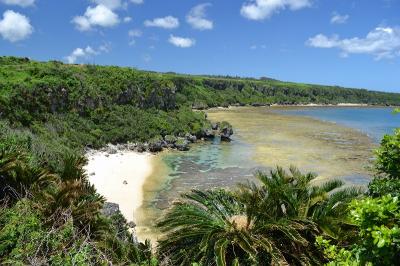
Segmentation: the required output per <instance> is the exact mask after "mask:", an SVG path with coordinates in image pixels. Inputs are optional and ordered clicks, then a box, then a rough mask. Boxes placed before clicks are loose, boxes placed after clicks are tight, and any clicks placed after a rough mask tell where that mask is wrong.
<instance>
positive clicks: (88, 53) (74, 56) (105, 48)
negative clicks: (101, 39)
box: [65, 44, 111, 64]
mask: <svg viewBox="0 0 400 266" xmlns="http://www.w3.org/2000/svg"><path fill="white" fill-rule="evenodd" d="M110 49H111V48H110V45H109V44H103V45H100V46H99V48H98V49H93V48H92V47H91V46H86V48H76V49H74V50H73V51H72V53H71V54H70V55H68V56H66V57H65V60H66V61H67V62H68V63H69V64H75V63H76V62H78V61H81V60H83V59H86V60H88V59H90V58H91V57H93V56H96V55H99V54H101V53H108V52H109V51H110Z"/></svg>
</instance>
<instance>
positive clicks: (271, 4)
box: [240, 0, 312, 20]
mask: <svg viewBox="0 0 400 266" xmlns="http://www.w3.org/2000/svg"><path fill="white" fill-rule="evenodd" d="M311 1H312V0H247V1H246V3H244V4H243V5H242V8H241V10H240V13H241V14H242V16H244V17H245V18H248V19H252V20H263V19H266V18H270V17H271V16H272V15H273V14H274V13H276V12H279V11H280V10H284V9H286V8H289V9H290V10H298V9H302V8H305V7H310V6H311V4H312V3H311Z"/></svg>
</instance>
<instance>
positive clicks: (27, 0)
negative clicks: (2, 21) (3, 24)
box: [0, 0, 35, 7]
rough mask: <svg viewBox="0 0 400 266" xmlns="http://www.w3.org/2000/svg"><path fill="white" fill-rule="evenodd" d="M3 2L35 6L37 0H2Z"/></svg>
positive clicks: (0, 0)
mask: <svg viewBox="0 0 400 266" xmlns="http://www.w3.org/2000/svg"><path fill="white" fill-rule="evenodd" d="M0 2H1V3H3V4H6V5H15V6H21V7H27V6H33V5H34V4H35V0H0Z"/></svg>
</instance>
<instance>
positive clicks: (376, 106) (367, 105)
mask: <svg viewBox="0 0 400 266" xmlns="http://www.w3.org/2000/svg"><path fill="white" fill-rule="evenodd" d="M249 107H254V108H260V107H261V108H262V107H264V108H265V107H272V108H276V107H278V108H285V107H286V108H295V107H332V108H335V107H350V108H351V107H364V108H396V107H399V106H397V105H382V104H364V103H338V104H320V103H307V104H276V103H274V104H259V105H251V104H247V105H229V106H225V107H224V106H217V107H210V108H205V109H196V108H192V110H194V111H215V110H226V109H234V108H249Z"/></svg>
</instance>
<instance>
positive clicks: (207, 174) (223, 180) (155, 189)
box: [136, 108, 400, 239]
mask: <svg viewBox="0 0 400 266" xmlns="http://www.w3.org/2000/svg"><path fill="white" fill-rule="evenodd" d="M264 111H267V112H266V113H265V114H264V113H263V112H264ZM222 112H224V111H222ZM247 112H248V113H247ZM247 112H246V111H244V113H242V115H241V116H242V117H244V118H245V119H246V120H247V121H248V120H251V125H247V124H246V125H247V126H243V125H242V126H237V127H235V134H234V135H233V141H232V142H230V143H226V142H224V143H221V142H220V140H219V139H215V140H214V141H213V142H203V143H199V144H196V145H192V147H191V149H190V151H188V152H177V151H170V152H166V153H161V154H159V155H158V156H160V157H159V159H160V163H161V165H162V166H163V168H165V169H167V170H166V171H165V172H162V173H156V174H155V175H153V176H152V177H151V178H150V179H152V180H150V181H151V182H150V183H149V184H150V185H147V186H145V187H144V191H143V193H144V195H145V198H144V202H143V206H142V207H141V208H140V209H139V210H138V212H137V213H136V217H137V218H138V221H137V224H138V227H137V230H138V235H139V236H140V237H141V238H143V239H145V238H146V237H150V238H151V237H153V236H154V235H157V233H156V231H155V229H154V227H153V226H154V222H155V221H156V220H157V219H158V218H159V217H160V215H161V213H162V210H164V209H165V208H167V207H168V206H170V205H171V203H172V202H173V201H175V200H176V199H177V198H179V195H180V194H181V193H184V192H188V191H190V190H191V189H200V190H205V189H211V188H232V187H234V186H235V185H236V184H237V183H243V182H247V181H256V179H255V178H254V173H255V172H256V171H258V170H268V169H270V167H274V166H275V165H274V164H261V163H260V161H259V160H257V159H259V158H258V157H257V156H258V155H257V154H258V153H257V149H258V148H260V147H259V146H256V145H265V144H271V143H268V141H267V142H266V143H264V142H263V141H261V142H260V139H261V140H264V139H268V135H269V134H272V135H273V136H275V135H274V134H277V135H276V136H283V137H281V138H278V139H275V138H272V139H269V140H270V141H272V142H274V141H278V145H275V144H276V143H273V144H274V145H269V146H267V149H272V148H271V147H276V148H278V149H285V148H286V149H287V148H288V147H287V144H285V141H287V140H286V139H285V136H292V135H291V134H289V135H287V134H285V130H289V131H290V130H299V128H301V127H299V125H298V124H296V123H307V124H306V127H307V126H310V127H313V126H317V127H318V130H319V131H318V132H319V133H321V134H323V135H324V136H326V138H327V141H330V142H334V143H336V144H335V147H336V149H334V151H335V152H339V153H338V154H337V156H334V155H335V154H332V155H331V154H328V155H329V156H327V157H324V158H313V157H311V158H310V160H311V161H310V162H308V161H307V163H311V164H313V162H314V161H315V164H316V165H315V166H316V167H317V166H319V163H318V162H320V160H325V161H327V160H328V161H329V162H328V163H329V165H330V164H331V163H332V164H335V163H336V164H338V163H339V164H341V163H343V164H349V160H352V158H348V157H346V156H347V155H348V152H346V149H347V148H348V146H349V145H350V146H351V145H352V144H351V143H352V142H353V141H355V140H354V139H347V138H345V139H343V140H342V139H341V136H342V137H343V136H347V137H353V138H356V139H357V138H362V137H363V136H362V135H360V134H358V133H356V134H355V135H354V134H353V133H351V134H350V133H349V132H343V130H339V131H338V132H339V133H343V134H345V135H338V136H337V135H335V134H337V133H338V132H336V133H334V132H333V131H330V130H334V128H336V126H334V125H333V126H332V125H330V126H328V127H325V126H321V123H320V122H318V123H315V120H312V119H311V123H310V119H298V117H297V116H307V117H313V118H316V119H319V120H325V121H330V122H335V123H337V124H341V125H345V126H347V127H352V128H356V129H358V130H360V131H362V132H364V133H366V134H368V135H370V136H371V137H372V138H373V139H374V140H375V142H378V141H379V139H380V138H381V137H382V135H383V134H385V133H390V132H391V131H392V130H393V129H394V128H395V127H397V126H398V125H400V115H399V116H394V115H392V109H390V108H296V109H294V108H289V109H288V108H285V109H281V108H279V109H276V110H275V109H272V108H271V109H269V108H268V109H262V108H260V109H251V110H247ZM275 112H278V113H280V114H288V115H289V116H288V117H289V118H288V119H285V118H284V117H286V116H283V118H282V116H279V117H278V118H277V117H275V116H276V114H275ZM271 113H273V114H275V116H274V115H271ZM255 115H257V117H258V120H257V119H256V118H255V117H254V116H255ZM293 115H295V116H294V117H295V118H296V119H293ZM237 116H238V114H234V115H233V116H228V117H229V118H232V117H233V118H238V117H237ZM264 116H265V118H263V117H264ZM260 117H261V118H260ZM290 117H291V118H290ZM229 118H223V119H227V120H228V121H230V120H229ZM254 121H255V122H254ZM268 121H269V123H270V124H268V123H267V122H268ZM298 121H300V122H298ZM307 121H308V122H307ZM313 121H314V122H313ZM236 122H238V121H236ZM253 123H255V124H253ZM262 123H264V124H262ZM271 123H283V124H287V125H289V127H281V126H280V127H278V129H276V128H273V127H270V126H269V125H271ZM291 123H294V124H291ZM308 123H309V124H308ZM323 124H325V123H323ZM238 125H240V123H239V124H238ZM263 125H267V126H266V127H265V126H263ZM303 126H304V125H303ZM248 127H250V128H251V132H250V133H251V134H250V139H249V132H247V133H246V129H248ZM280 130H283V131H282V132H281V131H280ZM313 130H314V129H313ZM321 130H322V131H321ZM326 130H328V131H326ZM320 131H321V132H320ZM325 131H326V132H325ZM351 131H352V132H354V131H353V130H351ZM318 132H315V133H318ZM286 133H287V132H286ZM246 134H247V135H246ZM346 134H350V135H346ZM245 136H247V138H246V137H245ZM301 136H302V135H301ZM303 137H304V136H303ZM307 137H308V138H311V139H312V138H313V135H312V136H311V135H310V136H307ZM339 137H340V138H339ZM253 138H257V140H256V141H255V142H254V141H251V140H254V139H253ZM292 138H293V137H292ZM336 138H339V139H336ZM364 139H367V138H365V137H364ZM291 140H293V139H291ZM301 141H304V139H303V138H301V139H298V142H296V141H295V142H290V143H293V144H294V145H296V146H299V147H300V151H301V147H302V145H303V146H304V145H305V147H303V148H306V150H308V147H307V145H308V144H312V143H314V142H310V143H309V142H307V143H306V144H304V143H302V142H301ZM341 141H342V142H343V143H342V142H341ZM347 141H350V143H349V144H347ZM281 142H282V143H281ZM338 142H340V143H338ZM252 143H253V144H252ZM254 143H257V144H254ZM260 143H261V144H260ZM263 143H264V144H263ZM317 143H321V142H317ZM357 143H358V142H357ZM363 143H364V142H363ZM364 144H365V143H364ZM368 144H371V142H370V141H369V140H368ZM353 145H354V144H353ZM327 148H328V147H326V148H325V149H327ZM357 148H358V147H357ZM371 148H372V146H371ZM272 151H274V150H273V149H272ZM276 152H279V150H277V151H276ZM272 154H274V152H272ZM318 154H319V153H315V156H316V157H318V156H319V155H318ZM362 154H364V153H361V155H355V154H353V155H352V156H356V158H355V160H357V162H360V164H361V163H367V162H368V158H365V156H363V155H362ZM325 155H326V154H325ZM285 156H286V157H287V158H288V159H290V158H292V157H293V160H295V161H296V159H298V157H300V158H302V157H304V154H303V153H293V154H292V153H288V154H286V155H285ZM341 156H344V157H343V158H344V159H343V160H342V161H341V160H340V158H342V157H341ZM357 156H361V157H362V158H363V160H362V161H360V159H358V158H357ZM371 156H372V153H371ZM336 157H339V158H336ZM307 158H308V157H307ZM271 159H273V158H271ZM353 159H354V158H353ZM364 159H365V160H364ZM332 160H334V161H332ZM257 161H258V162H257ZM280 165H281V164H280ZM357 165H358V164H357ZM340 167H341V168H345V167H344V165H343V167H342V166H340ZM360 167H362V166H359V165H358V168H360ZM313 170H314V168H313ZM340 178H342V179H344V180H346V181H347V182H348V183H349V184H356V185H365V184H367V183H368V182H369V177H368V176H366V175H364V174H360V173H358V172H350V173H348V174H346V175H340Z"/></svg>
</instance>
